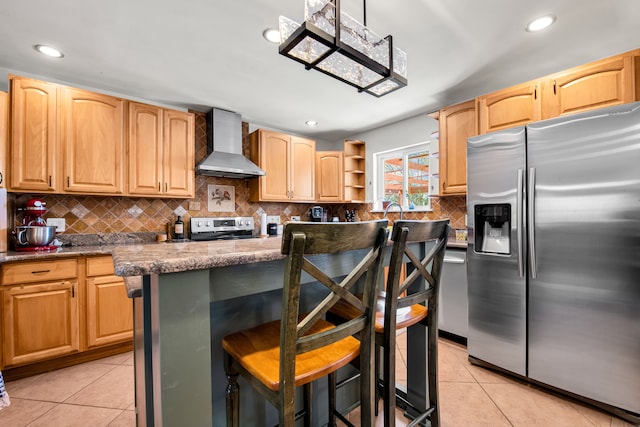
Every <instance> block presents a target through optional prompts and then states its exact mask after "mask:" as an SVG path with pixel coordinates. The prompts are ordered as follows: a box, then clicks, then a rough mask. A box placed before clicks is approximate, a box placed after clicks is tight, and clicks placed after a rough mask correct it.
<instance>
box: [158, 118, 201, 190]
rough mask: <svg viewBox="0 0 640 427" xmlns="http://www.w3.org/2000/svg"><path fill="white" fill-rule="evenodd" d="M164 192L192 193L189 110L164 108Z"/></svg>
mask: <svg viewBox="0 0 640 427" xmlns="http://www.w3.org/2000/svg"><path fill="white" fill-rule="evenodd" d="M163 121H164V135H163V141H164V143H163V154H164V160H163V163H162V164H163V177H164V193H163V194H164V195H167V196H181V197H193V196H194V194H195V184H194V180H195V127H194V126H195V125H194V123H195V121H194V116H193V114H191V113H186V112H182V111H174V110H164V116H163Z"/></svg>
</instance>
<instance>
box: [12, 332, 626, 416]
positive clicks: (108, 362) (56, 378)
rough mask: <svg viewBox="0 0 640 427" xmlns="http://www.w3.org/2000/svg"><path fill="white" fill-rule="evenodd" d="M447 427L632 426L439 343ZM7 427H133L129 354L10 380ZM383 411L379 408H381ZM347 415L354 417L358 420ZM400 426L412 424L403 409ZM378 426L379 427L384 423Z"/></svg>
mask: <svg viewBox="0 0 640 427" xmlns="http://www.w3.org/2000/svg"><path fill="white" fill-rule="evenodd" d="M405 336H406V335H405V334H401V335H399V336H398V352H399V354H400V357H398V374H397V377H398V381H399V382H400V383H402V381H406V375H405V374H404V373H403V372H404V370H403V369H402V368H403V367H404V366H405V365H404V364H405V363H406V362H405V359H404V354H405V352H406V341H405ZM439 365H440V366H439V372H440V412H441V422H442V426H443V427H465V426H469V427H483V426H487V427H501V426H511V427H529V426H532V427H533V426H536V427H537V426H544V427H563V426H567V427H569V426H570V427H583V426H584V427H631V424H628V423H626V422H624V421H622V420H620V419H618V418H616V417H612V416H611V415H608V414H606V413H603V412H601V411H598V410H596V409H593V408H591V407H587V406H585V405H582V404H579V403H576V402H573V401H570V400H567V399H564V398H562V397H558V396H556V395H554V394H551V393H548V392H545V391H543V390H541V389H539V388H537V387H534V386H530V385H527V384H525V383H522V382H520V381H517V380H514V379H512V378H510V377H506V376H502V375H500V374H497V373H494V372H491V371H488V370H486V369H483V368H480V367H477V366H474V365H471V364H470V363H469V362H468V361H467V353H466V349H465V347H464V346H461V345H459V344H456V343H453V342H451V341H447V340H442V339H441V340H440V343H439ZM6 387H7V391H8V393H9V396H10V398H11V406H9V407H8V408H5V409H3V410H1V411H0V426H2V427H23V426H29V427H36V426H43V427H45V426H46V427H75V426H78V427H100V426H109V427H133V426H135V413H134V403H133V402H134V383H133V355H132V353H131V352H129V353H124V354H121V355H117V356H111V357H108V358H104V359H100V360H97V361H94V362H89V363H85V364H82V365H77V366H73V367H70V368H65V369H60V370H58V371H53V372H50V373H46V374H42V375H37V376H34V377H30V378H25V379H22V380H17V381H12V382H8V383H7V384H6ZM380 407H382V405H380ZM355 412H357V411H354V413H352V414H350V416H351V418H352V419H355V418H356V416H357V414H356V413H355ZM396 420H397V425H398V426H403V425H406V422H407V420H406V419H405V418H404V417H403V416H402V414H401V412H400V411H398V412H397V414H396ZM377 421H378V423H377V425H379V426H382V419H381V417H379V418H378V420H377Z"/></svg>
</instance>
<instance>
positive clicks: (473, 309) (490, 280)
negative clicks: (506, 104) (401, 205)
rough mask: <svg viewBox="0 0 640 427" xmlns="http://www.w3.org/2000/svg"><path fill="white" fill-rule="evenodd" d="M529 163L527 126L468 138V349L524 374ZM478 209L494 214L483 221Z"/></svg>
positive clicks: (493, 362) (483, 212)
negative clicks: (526, 171) (525, 194)
mask: <svg viewBox="0 0 640 427" xmlns="http://www.w3.org/2000/svg"><path fill="white" fill-rule="evenodd" d="M524 168H525V130H524V128H523V127H518V128H513V129H509V130H506V131H500V132H495V133H492V134H486V135H481V136H477V137H473V138H469V139H468V141H467V191H468V194H467V213H468V220H467V221H468V228H469V230H468V231H469V233H468V239H469V247H468V250H467V259H468V262H467V278H468V297H469V335H468V339H467V348H468V351H469V355H470V356H473V357H475V358H478V359H481V360H484V361H486V362H489V363H491V364H494V365H496V366H499V367H501V368H504V369H507V370H509V371H512V372H515V373H518V374H521V375H526V278H525V274H524V273H525V272H524V258H525V256H524V252H523V250H524V237H525V233H524V223H523V221H524V211H523V199H524V198H523V186H524V179H525V178H524ZM476 213H478V215H479V216H478V217H483V218H492V219H491V220H487V221H485V220H484V219H483V220H482V222H481V223H480V224H478V223H477V220H476ZM507 213H508V216H507V217H506V218H505V217H504V215H506V214H507ZM505 219H508V220H509V221H508V227H505V222H504V221H505ZM505 228H506V229H505ZM478 233H482V234H481V235H480V234H478ZM505 234H507V236H505ZM505 238H508V246H505V244H504V242H505V240H504V239H505ZM478 245H480V247H479V246H478Z"/></svg>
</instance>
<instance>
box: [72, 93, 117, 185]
mask: <svg viewBox="0 0 640 427" xmlns="http://www.w3.org/2000/svg"><path fill="white" fill-rule="evenodd" d="M63 93H64V95H63V99H62V105H63V108H62V112H63V116H62V131H61V135H62V137H61V139H62V140H64V141H65V154H64V165H63V177H64V179H65V182H64V189H65V191H69V192H78V193H88V194H91V193H105V194H122V193H123V192H124V191H123V190H124V170H123V169H124V140H125V139H124V136H125V132H124V130H125V127H124V125H125V114H124V113H125V101H124V100H123V99H120V98H115V97H113V96H108V95H102V94H98V93H94V92H88V91H84V90H80V89H74V88H68V87H65V88H63Z"/></svg>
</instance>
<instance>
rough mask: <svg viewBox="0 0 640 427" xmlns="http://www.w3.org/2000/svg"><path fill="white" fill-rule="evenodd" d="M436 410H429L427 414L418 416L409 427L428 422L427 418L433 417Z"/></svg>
mask: <svg viewBox="0 0 640 427" xmlns="http://www.w3.org/2000/svg"><path fill="white" fill-rule="evenodd" d="M435 409H436V408H429V410H427V412H425V413H423V414H420V415H418V416H417V417H415V418H414V419H413V420H411V422H410V423H409V424H407V427H415V426H417V425H418V424H420V423H421V422H422V421H424V420H426V419H427V418H429V416H430V415H431V413H432V412H433V411H434V410H435Z"/></svg>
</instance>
